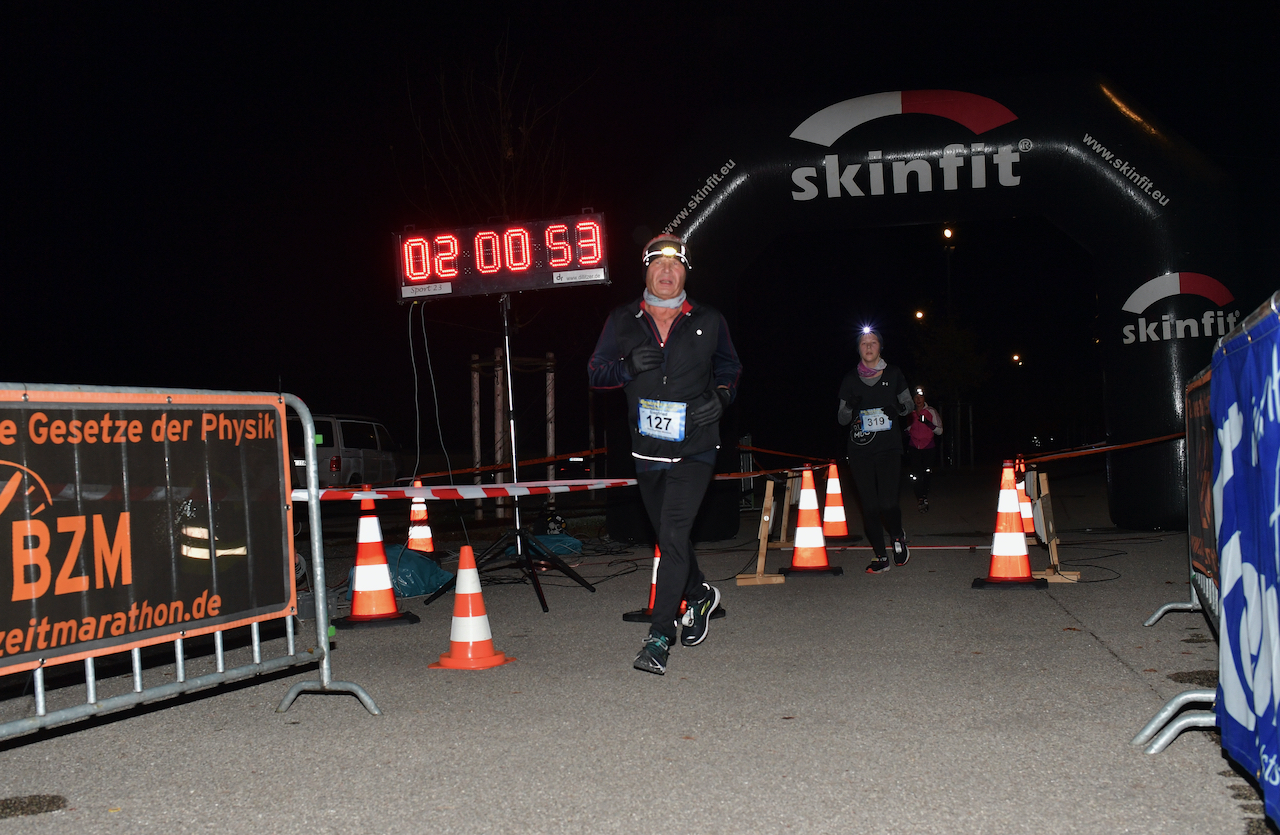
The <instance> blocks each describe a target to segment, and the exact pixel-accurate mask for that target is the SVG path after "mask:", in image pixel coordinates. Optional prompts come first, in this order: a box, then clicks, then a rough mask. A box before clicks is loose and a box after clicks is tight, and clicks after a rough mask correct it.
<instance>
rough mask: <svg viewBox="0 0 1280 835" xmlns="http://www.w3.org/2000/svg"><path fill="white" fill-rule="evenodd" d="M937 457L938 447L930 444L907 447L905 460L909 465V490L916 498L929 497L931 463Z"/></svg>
mask: <svg viewBox="0 0 1280 835" xmlns="http://www.w3.org/2000/svg"><path fill="white" fill-rule="evenodd" d="M937 459H938V448H937V447H936V446H931V447H928V448H926V449H917V448H915V447H913V446H908V447H907V461H908V462H909V464H910V466H911V475H912V476H913V478H912V479H911V490H912V492H914V493H915V494H916V499H917V500H918V499H927V498H929V476H930V475H931V474H932V473H933V465H934V462H936V461H937Z"/></svg>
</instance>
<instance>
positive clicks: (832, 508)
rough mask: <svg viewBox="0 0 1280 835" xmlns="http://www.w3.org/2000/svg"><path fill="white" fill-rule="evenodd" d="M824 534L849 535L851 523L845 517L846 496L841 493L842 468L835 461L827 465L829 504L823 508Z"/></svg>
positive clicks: (833, 535)
mask: <svg viewBox="0 0 1280 835" xmlns="http://www.w3.org/2000/svg"><path fill="white" fill-rule="evenodd" d="M822 535H823V536H824V537H827V536H831V537H837V536H848V535H849V525H848V524H847V523H846V522H845V518H844V496H843V495H842V494H841V493H840V469H839V468H838V467H837V466H836V462H834V461H832V462H831V464H830V466H828V467H827V505H826V507H824V508H823V509H822Z"/></svg>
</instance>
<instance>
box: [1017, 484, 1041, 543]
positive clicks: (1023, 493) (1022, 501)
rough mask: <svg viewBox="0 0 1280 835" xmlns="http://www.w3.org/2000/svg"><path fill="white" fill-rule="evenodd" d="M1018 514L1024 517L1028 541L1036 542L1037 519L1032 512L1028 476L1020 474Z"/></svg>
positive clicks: (1023, 529) (1024, 529)
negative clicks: (1028, 491)
mask: <svg viewBox="0 0 1280 835" xmlns="http://www.w3.org/2000/svg"><path fill="white" fill-rule="evenodd" d="M1017 487H1018V514H1019V515H1020V516H1021V517H1022V531H1023V533H1025V534H1026V535H1027V541H1029V542H1034V541H1035V536H1036V519H1035V516H1034V515H1033V514H1032V512H1031V499H1030V498H1029V497H1028V496H1027V481H1026V474H1025V473H1019V474H1018V485H1017Z"/></svg>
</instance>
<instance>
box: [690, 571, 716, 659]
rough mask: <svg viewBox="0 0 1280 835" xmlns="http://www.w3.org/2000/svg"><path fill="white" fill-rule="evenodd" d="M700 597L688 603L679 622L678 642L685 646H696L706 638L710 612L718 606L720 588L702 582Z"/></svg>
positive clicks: (709, 623)
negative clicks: (680, 627)
mask: <svg viewBox="0 0 1280 835" xmlns="http://www.w3.org/2000/svg"><path fill="white" fill-rule="evenodd" d="M702 587H703V588H704V589H705V590H706V591H704V592H703V595H702V599H701V600H699V601H697V602H696V603H690V604H689V607H688V608H687V609H686V610H685V613H684V617H683V618H681V620H680V623H681V624H682V625H683V626H684V629H682V630H680V643H681V644H683V645H684V646H686V647H696V646H697V645H698V644H700V643H702V642H703V641H704V640H706V637H707V628H708V627H709V626H710V625H711V613H712V612H714V611H715V610H716V609H717V608H719V606H720V590H719V589H718V588H716V587H715V586H712V585H709V584H707V583H703V584H702Z"/></svg>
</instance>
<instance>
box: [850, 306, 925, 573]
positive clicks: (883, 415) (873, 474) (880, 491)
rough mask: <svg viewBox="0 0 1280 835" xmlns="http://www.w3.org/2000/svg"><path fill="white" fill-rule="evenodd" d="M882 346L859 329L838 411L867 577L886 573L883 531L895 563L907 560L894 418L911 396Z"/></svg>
mask: <svg viewBox="0 0 1280 835" xmlns="http://www.w3.org/2000/svg"><path fill="white" fill-rule="evenodd" d="M883 344H884V340H883V339H882V338H881V336H880V334H879V332H878V331H876V330H874V329H873V328H870V327H865V328H863V329H862V333H860V334H859V335H858V355H859V356H860V357H861V360H860V361H859V362H858V366H857V368H855V369H854V370H852V371H850V372H849V373H848V374H846V375H845V377H844V380H843V381H842V382H841V383H840V408H839V411H838V413H837V417H838V419H839V421H840V425H841V426H848V427H849V446H848V450H849V469H850V471H851V472H852V473H853V483H854V486H855V487H857V488H858V498H859V499H861V500H862V526H863V530H864V531H865V532H866V535H867V542H868V543H869V544H870V545H871V548H872V550H873V551H875V555H876V556H875V559H874V560H872V561H871V564H870V565H868V566H867V573H868V574H881V573H883V572H885V571H888V570H889V557H888V554H887V552H886V549H885V541H884V528H885V527H888V528H889V531H890V533H891V534H892V536H893V564H894V565H899V566H901V565H906V564H907V560H908V559H910V556H911V553H910V551H909V550H908V548H907V534H906V532H905V531H904V530H903V529H902V509H901V508H900V507H899V506H898V489H899V486H900V483H901V478H902V434H901V433H900V432H899V431H898V430H897V427H896V426H895V419H896V418H899V417H904V416H906V415H907V414H908V413H909V412H910V411H911V392H910V390H909V389H908V387H907V380H906V378H905V377H903V376H902V371H901V370H900V369H899V368H898V367H897V366H896V365H889V364H888V363H886V362H885V361H884V360H883V359H882V358H881V356H880V348H881V346H882V345H883ZM881 517H883V521H884V525H883V526H882V525H881Z"/></svg>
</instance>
